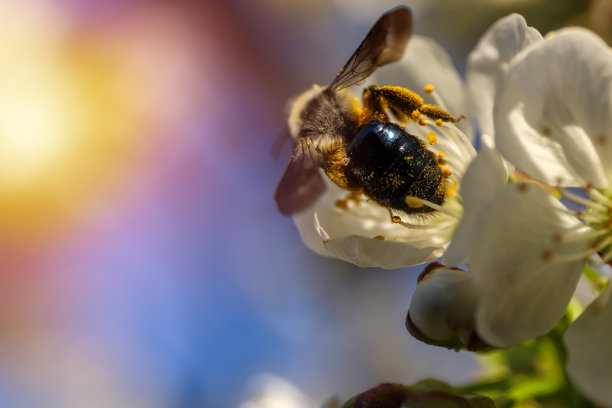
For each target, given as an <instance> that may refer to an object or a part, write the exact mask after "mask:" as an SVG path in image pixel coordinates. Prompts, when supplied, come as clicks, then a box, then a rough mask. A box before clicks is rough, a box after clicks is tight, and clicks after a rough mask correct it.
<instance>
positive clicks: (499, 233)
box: [444, 28, 612, 406]
mask: <svg viewBox="0 0 612 408" xmlns="http://www.w3.org/2000/svg"><path fill="white" fill-rule="evenodd" d="M519 30H524V28H519ZM494 37H495V35H494V34H491V33H490V34H489V38H494ZM510 37H512V35H511V36H510ZM519 37H520V36H518V37H517V36H515V37H514V38H519ZM535 38H536V39H535V41H531V42H529V44H525V46H524V49H522V50H519V51H518V52H517V53H516V55H515V56H514V57H512V58H510V60H509V62H508V61H506V62H501V61H500V64H499V65H500V66H501V67H500V69H499V70H495V69H491V70H490V78H489V79H488V82H487V81H486V80H483V78H481V80H480V81H479V83H480V84H485V85H481V86H484V87H490V88H491V89H492V91H490V92H489V95H494V96H493V98H492V99H490V100H489V101H487V102H486V103H483V104H482V105H483V106H484V108H482V109H481V113H480V116H479V117H489V118H490V115H492V118H493V121H492V123H493V124H494V126H493V127H491V126H490V125H487V124H486V123H487V122H486V120H485V122H484V125H483V124H481V127H484V128H485V129H488V130H487V131H489V132H491V133H492V134H493V135H494V143H495V146H496V148H497V149H498V150H499V152H500V153H501V154H502V155H503V157H504V158H505V159H507V160H509V161H510V162H511V163H512V164H514V165H516V167H517V168H518V169H520V170H521V171H524V172H526V173H528V174H529V175H530V176H531V177H533V178H535V179H536V180H539V181H540V182H542V183H545V184H548V185H552V186H556V187H558V188H559V191H561V193H562V194H563V196H564V197H565V198H566V199H567V200H568V201H573V202H574V206H575V205H576V204H578V205H580V206H582V209H581V210H579V211H570V210H569V209H568V208H567V207H566V206H565V205H564V204H563V203H562V202H561V201H560V200H559V199H558V198H557V197H555V196H553V195H552V194H551V191H550V189H546V188H544V187H542V186H541V185H540V184H538V183H513V184H506V183H504V182H502V181H501V179H500V180H499V181H498V182H497V183H496V185H495V186H493V187H492V188H491V187H488V188H487V190H488V193H486V194H482V195H481V196H479V198H478V199H477V200H475V201H474V202H469V201H468V200H467V199H465V200H464V206H465V215H464V217H463V218H462V221H461V224H460V226H459V227H458V229H457V231H456V234H455V236H454V237H453V243H452V244H451V246H450V247H449V249H448V251H447V253H446V255H445V258H444V261H445V263H446V264H448V265H450V266H453V265H456V264H461V263H464V262H467V264H468V265H469V269H470V271H471V274H472V278H473V280H474V282H475V284H476V285H477V286H478V287H479V288H480V290H481V291H482V293H481V300H480V302H479V304H478V305H477V307H476V311H475V316H474V318H475V325H476V331H477V333H478V335H479V336H480V337H481V338H482V339H483V340H484V341H485V342H487V343H488V344H492V345H495V346H500V347H505V346H509V345H512V344H516V343H519V342H522V341H524V340H527V339H530V338H533V337H535V336H538V335H542V334H545V333H546V332H547V331H548V330H549V329H550V328H551V327H552V326H553V325H554V324H556V323H557V321H558V320H559V319H560V318H561V317H562V316H563V314H564V313H565V310H566V308H567V305H568V303H569V301H570V299H571V297H572V295H573V294H574V291H575V289H576V285H577V283H578V281H579V278H580V276H581V274H582V271H583V269H584V266H585V265H586V263H587V261H591V260H594V261H597V260H599V261H600V262H604V263H610V262H611V261H612V159H611V158H612V51H611V50H610V48H609V47H608V46H607V45H606V44H605V43H604V42H603V41H602V40H601V39H599V38H598V37H597V36H596V35H595V34H593V33H591V32H589V31H587V30H584V29H579V28H568V29H563V30H560V31H557V32H555V33H552V34H549V35H547V36H546V37H545V38H544V39H542V40H537V36H535ZM480 51H482V50H480ZM476 52H477V53H478V52H479V50H477V51H476ZM483 52H484V51H483ZM474 58H476V57H474ZM493 60H495V58H493ZM482 75H483V76H486V73H484V72H483V73H482ZM487 84H488V85H487ZM491 101H492V102H491ZM488 115H489V116H488ZM487 126H488V128H487ZM470 170H471V169H468V174H466V177H465V178H464V180H463V182H462V190H463V193H464V195H465V196H466V197H468V196H470V190H471V189H478V188H479V183H480V182H481V181H482V179H483V178H482V177H481V178H480V180H479V178H478V177H473V178H468V175H469V173H470ZM567 187H582V188H583V189H584V193H583V194H577V193H574V192H571V191H569V190H567V189H566V188H567ZM473 212H478V216H477V217H471V216H469V214H471V213H473ZM609 290H610V289H608V291H609ZM608 298H609V293H608V292H605V293H604V294H602V296H601V297H600V298H599V299H598V300H597V301H595V302H594V303H593V304H592V305H591V307H589V308H588V309H587V310H586V311H585V312H584V313H583V315H581V316H580V317H579V318H578V320H577V321H576V322H575V323H574V324H573V325H572V326H571V327H570V329H569V330H568V332H567V336H566V344H567V347H568V352H569V356H570V357H569V363H568V373H569V375H570V377H571V378H572V379H573V381H574V382H575V384H576V385H577V386H578V387H579V388H580V389H581V390H582V391H583V392H584V393H585V394H586V395H587V396H589V397H590V398H592V399H593V400H594V401H596V402H598V403H601V404H604V405H608V406H612V371H611V369H610V367H612V352H611V351H612V349H610V341H612V305H610V302H608Z"/></svg>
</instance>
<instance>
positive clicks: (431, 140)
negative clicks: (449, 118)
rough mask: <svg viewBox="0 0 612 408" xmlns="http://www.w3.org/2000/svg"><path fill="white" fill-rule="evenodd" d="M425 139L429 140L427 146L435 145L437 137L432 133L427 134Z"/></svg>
mask: <svg viewBox="0 0 612 408" xmlns="http://www.w3.org/2000/svg"><path fill="white" fill-rule="evenodd" d="M427 139H429V144H431V145H435V144H436V143H437V142H438V136H436V134H435V133H434V132H429V133H427Z"/></svg>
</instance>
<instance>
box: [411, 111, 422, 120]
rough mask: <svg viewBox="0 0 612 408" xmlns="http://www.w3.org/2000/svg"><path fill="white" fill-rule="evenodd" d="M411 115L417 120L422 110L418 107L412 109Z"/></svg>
mask: <svg viewBox="0 0 612 408" xmlns="http://www.w3.org/2000/svg"><path fill="white" fill-rule="evenodd" d="M411 116H412V119H413V120H417V119H418V118H420V117H421V112H420V111H419V110H418V109H415V110H413V111H412V114H411Z"/></svg>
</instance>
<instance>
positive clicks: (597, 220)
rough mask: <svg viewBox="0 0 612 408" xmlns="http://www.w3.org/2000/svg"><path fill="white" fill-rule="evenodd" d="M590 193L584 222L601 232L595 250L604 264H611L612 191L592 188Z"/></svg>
mask: <svg viewBox="0 0 612 408" xmlns="http://www.w3.org/2000/svg"><path fill="white" fill-rule="evenodd" d="M588 193H589V201H588V202H587V203H586V206H585V207H586V208H585V214H584V222H585V224H586V225H588V226H589V227H591V228H593V229H594V230H595V231H597V232H599V235H598V237H597V238H596V241H597V242H596V245H595V250H596V251H597V252H598V253H599V255H600V256H601V260H602V262H606V263H609V262H610V260H612V190H609V189H595V188H591V189H589V190H588Z"/></svg>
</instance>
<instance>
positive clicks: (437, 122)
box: [436, 119, 444, 127]
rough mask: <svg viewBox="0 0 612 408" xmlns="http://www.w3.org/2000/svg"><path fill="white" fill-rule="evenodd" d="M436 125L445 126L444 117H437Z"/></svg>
mask: <svg viewBox="0 0 612 408" xmlns="http://www.w3.org/2000/svg"><path fill="white" fill-rule="evenodd" d="M436 126H439V127H442V126H444V121H443V120H442V119H436Z"/></svg>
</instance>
